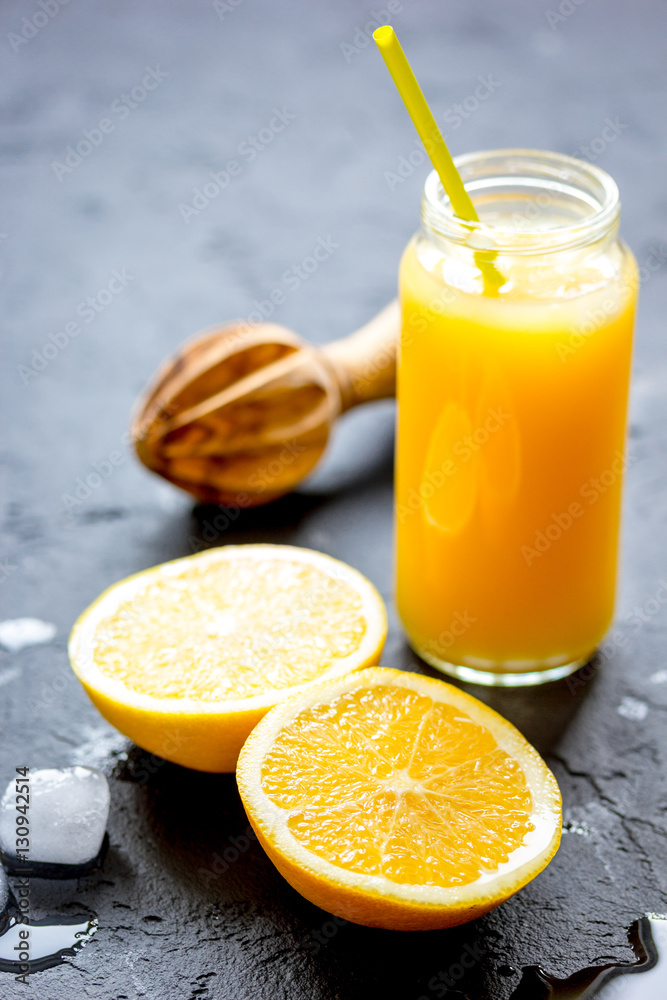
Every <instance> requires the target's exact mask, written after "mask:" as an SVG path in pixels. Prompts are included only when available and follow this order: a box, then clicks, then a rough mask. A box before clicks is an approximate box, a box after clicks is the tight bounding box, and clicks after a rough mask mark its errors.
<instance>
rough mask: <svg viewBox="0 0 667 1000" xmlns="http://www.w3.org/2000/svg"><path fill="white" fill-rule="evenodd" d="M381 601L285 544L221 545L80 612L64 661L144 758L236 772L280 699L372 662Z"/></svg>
mask: <svg viewBox="0 0 667 1000" xmlns="http://www.w3.org/2000/svg"><path fill="white" fill-rule="evenodd" d="M386 630H387V620H386V614H385V609H384V604H383V602H382V598H381V597H380V595H379V594H378V593H377V591H376V590H375V588H374V587H373V585H372V584H371V583H370V582H369V581H368V580H366V578H365V577H363V576H362V575H361V573H359V572H358V571H357V570H355V569H353V568H352V567H351V566H348V565H346V564H345V563H341V562H339V561H338V560H336V559H332V558H331V557H330V556H326V555H324V554H323V553H321V552H313V551H311V550H309V549H300V548H294V547H293V546H290V545H227V546H224V547H222V548H217V549H211V550H210V551H208V552H201V553H199V554H198V555H194V556H188V557H187V558H185V559H177V560H175V561H174V562H171V563H163V564H162V565H160V566H154V567H152V568H151V569H149V570H144V572H142V573H138V574H137V575H136V576H133V577H130V578H129V579H127V580H122V581H121V582H120V583H117V584H115V585H114V586H113V587H111V588H110V589H109V590H107V591H106V592H105V593H104V594H102V596H101V597H99V598H98V599H97V601H95V603H94V604H92V605H91V606H90V607H89V608H88V609H87V610H86V611H84V613H83V614H82V615H81V617H80V619H79V621H78V622H77V623H76V625H75V626H74V629H73V630H72V635H71V638H70V646H69V652H70V662H71V664H72V667H73V669H74V671H75V673H76V674H77V676H78V677H79V680H80V681H81V682H82V684H83V685H84V687H85V688H86V690H87V691H88V694H89V695H90V697H91V698H92V700H93V702H94V703H95V705H96V706H97V707H98V708H99V710H100V712H101V713H102V715H104V716H105V718H106V719H108V721H109V722H111V723H112V725H114V726H116V728H117V729H119V730H120V731H121V732H122V733H125V735H127V736H129V737H130V738H131V739H132V740H134V742H135V743H137V744H138V745H139V746H141V747H143V748H144V749H146V750H150V751H151V752H152V753H154V754H158V755H159V756H161V757H166V758H167V759H168V760H173V761H174V762H175V763H177V764H183V765H184V766H185V767H192V768H196V769H197V770H201V771H233V770H234V768H235V766H236V759H237V757H238V754H239V750H240V749H241V747H242V745H243V742H244V740H245V739H246V737H247V736H248V734H249V733H250V731H251V729H252V728H253V726H254V725H255V724H256V723H257V722H258V721H259V719H261V718H262V716H263V715H264V714H265V713H266V711H267V710H268V709H269V708H271V707H272V706H273V705H275V704H276V702H278V701H280V700H281V699H282V698H285V697H287V696H288V695H289V694H291V693H293V692H295V691H297V690H299V689H300V688H301V687H303V686H306V685H308V684H309V683H311V682H312V681H314V680H322V679H325V678H331V677H339V676H343V675H344V674H347V673H349V672H351V671H353V670H357V669H359V668H361V667H367V666H368V665H369V664H372V663H377V662H378V659H379V657H380V652H381V650H382V645H383V643H384V639H385V636H386Z"/></svg>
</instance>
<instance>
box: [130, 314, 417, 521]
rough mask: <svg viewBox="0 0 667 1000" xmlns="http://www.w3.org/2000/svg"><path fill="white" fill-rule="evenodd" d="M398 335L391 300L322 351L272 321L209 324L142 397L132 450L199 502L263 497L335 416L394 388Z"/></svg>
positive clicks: (320, 442)
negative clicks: (219, 325) (368, 318)
mask: <svg viewBox="0 0 667 1000" xmlns="http://www.w3.org/2000/svg"><path fill="white" fill-rule="evenodd" d="M398 337H399V311H398V303H397V302H395V301H394V302H392V303H390V305H388V306H387V307H386V308H385V309H383V310H382V312H380V313H379V314H378V315H377V316H376V317H375V318H374V319H373V320H371V321H370V323H368V324H366V326H364V327H362V328H361V329H360V330H357V331H356V333H353V334H351V335H350V336H349V337H345V338H344V339H342V340H337V341H334V342H333V343H331V344H327V345H326V346H325V347H315V346H314V345H312V344H308V343H306V342H305V341H304V340H302V339H301V338H300V337H298V336H297V334H296V333H294V332H293V331H292V330H289V329H287V328H286V327H284V326H278V325H277V324H275V323H257V324H253V323H247V322H238V323H231V324H229V325H226V326H221V327H214V328H212V329H210V330H207V331H205V332H204V333H202V334H200V335H198V336H196V337H194V338H192V339H191V340H189V341H186V342H185V343H184V344H183V345H182V346H181V347H180V349H179V350H178V351H177V353H176V354H175V355H174V356H173V357H172V358H170V359H169V360H167V361H166V362H165V363H164V364H163V365H162V366H161V367H160V369H159V370H158V371H157V373H156V374H155V376H154V378H153V379H152V381H151V383H150V384H149V385H148V386H147V388H146V389H145V390H144V392H143V393H142V395H141V396H140V398H139V400H138V401H137V405H136V410H135V415H134V418H133V422H132V436H133V439H134V443H135V447H136V450H137V454H138V456H139V458H140V459H141V461H142V462H143V463H144V465H145V466H147V468H149V469H151V470H152V471H153V472H156V473H158V475H161V476H164V478H165V479H168V480H170V482H172V483H174V484H175V485H176V486H179V487H181V488H182V489H184V490H187V492H188V493H191V494H192V495H193V496H194V497H196V498H197V500H199V501H201V502H204V503H221V504H239V505H240V506H245V507H255V506H259V505H260V504H265V503H269V502H270V501H271V500H275V499H277V498H278V497H280V496H282V495H283V494H285V493H288V492H289V491H290V490H292V489H294V487H295V486H296V485H297V484H298V483H299V482H300V481H301V480H302V479H303V477H304V476H306V475H307V474H308V473H309V472H310V471H311V470H312V469H313V467H314V466H315V465H316V463H317V462H318V460H319V459H320V457H321V456H322V453H323V452H324V449H325V448H326V445H327V441H328V439H329V434H330V431H331V428H332V426H333V425H334V423H335V422H336V420H337V418H338V417H339V416H340V414H341V413H344V412H345V411H346V410H350V409H352V407H354V406H358V405H359V404H360V403H366V402H368V401H370V400H374V399H384V398H387V397H390V396H393V395H394V393H395V390H396V351H397V345H398Z"/></svg>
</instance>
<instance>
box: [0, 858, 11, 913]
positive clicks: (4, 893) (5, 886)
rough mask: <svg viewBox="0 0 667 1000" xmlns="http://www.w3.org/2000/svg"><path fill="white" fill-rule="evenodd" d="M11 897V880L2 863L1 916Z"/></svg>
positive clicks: (0, 873) (0, 880) (0, 882)
mask: <svg viewBox="0 0 667 1000" xmlns="http://www.w3.org/2000/svg"><path fill="white" fill-rule="evenodd" d="M8 899H9V882H8V881H7V875H6V873H5V869H4V868H3V867H2V865H0V917H2V914H3V913H4V912H5V909H6V907H7V900H8Z"/></svg>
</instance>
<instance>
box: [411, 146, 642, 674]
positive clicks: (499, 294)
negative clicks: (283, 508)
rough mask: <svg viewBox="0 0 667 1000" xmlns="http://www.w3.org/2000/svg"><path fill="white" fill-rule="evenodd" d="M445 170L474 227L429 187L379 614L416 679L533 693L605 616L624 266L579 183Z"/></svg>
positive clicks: (562, 161)
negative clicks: (404, 649)
mask: <svg viewBox="0 0 667 1000" xmlns="http://www.w3.org/2000/svg"><path fill="white" fill-rule="evenodd" d="M456 164H457V166H458V168H459V171H460V173H461V176H462V178H463V181H464V183H465V186H466V189H467V191H468V193H469V195H470V196H471V198H472V200H473V203H474V205H475V208H476V209H477V213H478V215H479V218H480V221H479V222H478V223H477V222H463V221H462V220H460V219H458V218H457V217H456V216H455V215H454V213H453V211H452V209H451V205H450V203H449V199H448V198H447V196H446V195H445V193H444V192H443V189H442V186H441V184H440V181H439V179H438V177H437V175H436V174H435V173H433V174H431V175H430V176H429V177H428V179H427V181H426V186H425V190H424V198H423V203H422V223H423V224H422V228H421V230H420V231H419V232H418V233H417V235H416V236H415V237H414V238H413V239H412V240H411V242H410V243H409V245H408V247H407V249H406V251H405V254H404V256H403V260H402V263H401V270H400V297H401V303H402V313H403V321H402V337H401V353H400V363H399V374H398V404H399V416H398V444H397V471H396V521H397V553H398V554H397V601H398V609H399V613H400V616H401V619H402V621H403V624H404V627H405V629H406V631H407V633H408V636H409V639H410V642H411V644H412V646H413V648H414V649H415V650H416V652H417V653H419V654H420V655H421V656H422V657H423V658H424V659H425V660H427V661H428V662H429V663H430V664H432V665H433V666H435V667H438V668H440V669H441V670H443V671H445V672H446V673H450V674H454V675H455V676H458V677H460V678H462V679H464V680H469V681H475V682H479V683H486V684H498V685H519V684H535V683H541V682H543V681H547V680H552V679H555V678H558V677H563V676H565V675H567V674H568V673H570V672H571V671H573V670H575V669H576V668H577V667H578V666H580V665H581V664H582V663H584V662H585V661H586V660H587V659H588V658H589V657H590V656H591V654H592V653H593V651H594V650H595V648H596V646H597V644H598V643H599V642H600V640H601V638H602V637H603V635H604V634H605V632H606V630H607V628H608V627H609V625H610V622H611V620H612V616H613V609H614V594H615V588H616V574H617V551H618V536H619V515H620V501H621V485H622V479H623V471H624V465H625V458H624V455H625V433H626V405H627V396H628V382H629V373H630V359H631V344H632V328H633V319H634V311H635V303H636V293H637V269H636V265H635V261H634V258H633V256H632V254H631V253H630V251H629V250H628V249H627V247H626V246H625V245H624V244H623V243H622V242H620V241H619V239H618V223H619V199H618V190H617V188H616V185H615V184H614V182H613V180H612V179H611V178H610V177H609V176H608V175H607V174H606V173H605V172H604V171H602V170H600V169H599V168H598V167H595V166H592V165H591V164H588V163H584V162H581V161H579V160H576V159H574V158H572V157H568V156H563V155H560V154H556V153H548V152H541V151H533V150H500V151H495V152H488V153H475V154H470V155H467V156H463V157H460V158H458V159H457V161H456ZM484 260H486V261H492V262H493V263H492V265H489V264H488V263H487V264H481V267H480V261H484ZM490 267H491V268H492V269H493V270H494V271H495V273H496V274H497V275H498V277H499V280H498V282H495V283H494V281H493V280H489V268H490Z"/></svg>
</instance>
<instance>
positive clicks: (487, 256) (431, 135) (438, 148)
mask: <svg viewBox="0 0 667 1000" xmlns="http://www.w3.org/2000/svg"><path fill="white" fill-rule="evenodd" d="M373 38H374V40H375V43H376V45H377V47H378V49H379V50H380V55H381V56H382V58H383V59H384V61H385V63H386V65H387V69H388V70H389V72H390V73H391V78H392V80H393V81H394V83H395V84H396V89H397V90H398V92H399V94H400V95H401V98H402V100H403V103H404V104H405V107H406V108H407V110H408V114H409V115H410V117H411V118H412V121H413V124H414V126H415V128H416V129H417V133H418V135H419V138H420V139H421V141H422V142H423V143H424V147H425V149H426V152H427V153H428V156H429V159H430V161H431V163H432V164H433V166H434V168H435V170H436V173H437V174H438V177H439V178H440V181H441V183H442V186H443V188H444V189H445V191H446V192H447V195H448V196H449V200H450V202H451V204H452V208H453V209H454V212H455V213H456V215H458V217H459V218H460V219H464V220H465V221H467V222H479V216H478V214H477V212H476V210H475V206H474V205H473V203H472V201H471V199H470V195H469V194H468V192H467V191H466V189H465V187H464V185H463V181H462V180H461V175H460V174H459V172H458V170H457V169H456V167H455V166H454V161H453V160H452V156H451V153H450V152H449V150H448V149H447V143H446V142H445V140H444V139H443V137H442V132H441V131H440V129H439V128H438V125H437V123H436V120H435V118H434V117H433V113H432V111H431V109H430V108H429V106H428V104H427V103H426V98H425V97H424V94H423V93H422V89H421V87H420V86H419V84H418V83H417V78H416V77H415V74H414V73H413V72H412V68H411V66H410V63H409V62H408V60H407V59H406V57H405V52H404V51H403V49H402V48H401V43H400V42H399V40H398V38H397V37H396V33H395V31H394V29H393V28H392V27H391V25H389V24H384V25H383V26H382V27H381V28H376V30H375V31H374V32H373ZM493 257H495V254H494V253H493V251H487V252H481V251H477V252H476V253H475V260H476V262H477V265H478V267H479V268H480V270H481V271H482V274H483V276H484V287H485V290H486V291H487V292H491V293H492V294H494V293H496V292H497V290H498V287H499V286H500V285H502V284H504V281H505V279H504V278H503V277H502V275H501V274H500V273H499V271H498V269H497V268H496V266H495V265H494V264H493V263H492V259H493Z"/></svg>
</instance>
